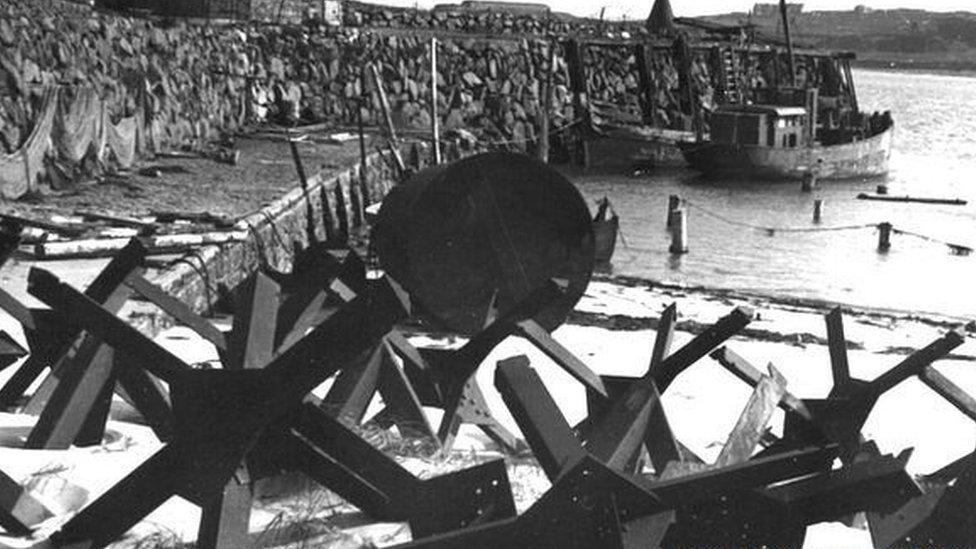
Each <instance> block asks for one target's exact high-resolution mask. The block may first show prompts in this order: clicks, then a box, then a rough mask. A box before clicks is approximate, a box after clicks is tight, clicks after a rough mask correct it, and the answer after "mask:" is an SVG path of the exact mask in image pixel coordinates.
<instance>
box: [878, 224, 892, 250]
mask: <svg viewBox="0 0 976 549" xmlns="http://www.w3.org/2000/svg"><path fill="white" fill-rule="evenodd" d="M890 249H891V223H888V222H885V223H879V224H878V251H879V252H881V253H884V252H887V251H888V250H890Z"/></svg>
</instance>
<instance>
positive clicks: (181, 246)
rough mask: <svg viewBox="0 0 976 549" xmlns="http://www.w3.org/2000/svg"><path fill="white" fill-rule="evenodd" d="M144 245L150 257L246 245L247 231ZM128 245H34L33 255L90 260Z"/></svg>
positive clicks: (173, 237) (148, 240) (150, 239)
mask: <svg viewBox="0 0 976 549" xmlns="http://www.w3.org/2000/svg"><path fill="white" fill-rule="evenodd" d="M138 238H139V239H140V240H143V241H145V247H146V253H147V254H150V255H160V254H172V253H179V252H187V251H190V250H193V249H196V248H200V247H202V246H211V245H215V244H231V243H234V242H246V241H247V240H248V238H249V233H248V232H247V231H237V230H233V231H216V232H209V233H196V234H164V235H158V236H144V237H138ZM129 242H130V239H128V238H90V239H85V240H64V241H54V242H43V243H39V244H35V245H34V248H33V255H34V257H35V258H36V259H41V260H46V259H93V258H99V257H113V256H114V255H115V254H116V253H117V252H118V251H119V250H122V249H124V248H125V247H126V246H127V245H128V244H129Z"/></svg>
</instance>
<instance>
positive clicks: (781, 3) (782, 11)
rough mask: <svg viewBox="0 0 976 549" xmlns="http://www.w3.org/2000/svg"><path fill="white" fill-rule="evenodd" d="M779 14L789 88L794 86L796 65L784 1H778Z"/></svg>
mask: <svg viewBox="0 0 976 549" xmlns="http://www.w3.org/2000/svg"><path fill="white" fill-rule="evenodd" d="M779 13H780V16H781V17H782V18H783V36H784V37H785V38H786V54H787V56H789V65H790V86H794V87H795V86H796V64H795V61H794V59H793V41H792V40H791V39H790V20H789V17H787V15H786V0H779Z"/></svg>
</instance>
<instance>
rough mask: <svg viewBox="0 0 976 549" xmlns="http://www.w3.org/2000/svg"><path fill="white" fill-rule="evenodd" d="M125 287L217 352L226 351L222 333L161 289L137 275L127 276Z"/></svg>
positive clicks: (225, 342)
mask: <svg viewBox="0 0 976 549" xmlns="http://www.w3.org/2000/svg"><path fill="white" fill-rule="evenodd" d="M125 285H126V286H128V287H130V288H132V289H133V290H134V291H135V292H136V293H137V294H139V295H140V296H142V297H143V298H144V299H146V300H148V301H149V302H151V303H152V304H153V305H156V306H157V307H159V308H160V310H162V311H163V312H164V313H166V314H168V315H170V316H171V317H173V318H174V319H176V321H177V322H179V323H180V324H183V325H184V326H187V327H188V328H190V329H191V330H193V331H194V332H195V333H196V334H197V335H199V336H200V337H202V338H203V339H206V340H207V341H209V342H210V343H213V345H214V347H216V348H217V351H218V352H226V351H227V341H226V339H225V337H224V333H223V332H221V331H220V330H219V329H217V327H216V326H214V325H213V324H211V323H210V322H209V321H207V320H206V319H204V318H203V317H201V316H199V315H197V314H196V313H194V312H193V310H192V309H190V307H189V305H187V304H185V303H183V302H182V301H180V300H179V299H177V298H175V297H173V296H171V295H169V294H168V293H166V292H164V291H163V289H162V288H160V287H159V286H156V285H155V284H153V283H152V282H149V281H148V280H146V279H145V278H144V277H143V276H141V275H138V274H131V275H129V276H127V277H126V278H125Z"/></svg>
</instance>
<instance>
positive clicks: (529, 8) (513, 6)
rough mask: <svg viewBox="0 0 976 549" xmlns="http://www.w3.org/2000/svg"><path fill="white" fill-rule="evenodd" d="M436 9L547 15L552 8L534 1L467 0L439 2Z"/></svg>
mask: <svg viewBox="0 0 976 549" xmlns="http://www.w3.org/2000/svg"><path fill="white" fill-rule="evenodd" d="M434 11H458V12H503V13H508V14H511V15H530V16H542V17H544V16H547V15H549V14H550V12H551V10H550V9H549V6H547V5H545V4H537V3H534V2H492V1H490V0H465V1H464V2H461V3H460V4H437V5H436V6H434Z"/></svg>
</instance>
